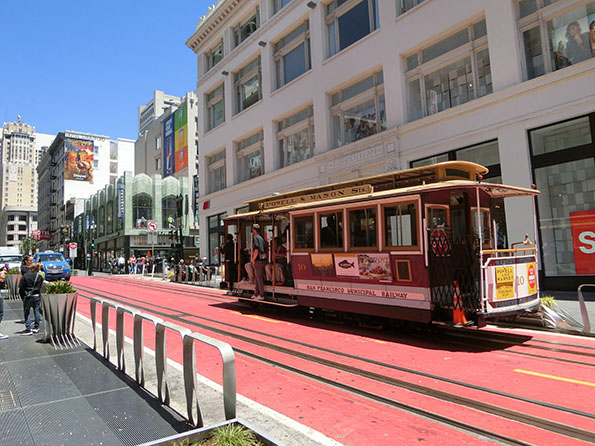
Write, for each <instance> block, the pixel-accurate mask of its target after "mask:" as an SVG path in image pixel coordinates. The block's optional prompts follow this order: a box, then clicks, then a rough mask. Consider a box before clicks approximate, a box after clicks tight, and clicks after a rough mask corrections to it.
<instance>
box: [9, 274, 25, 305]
mask: <svg viewBox="0 0 595 446" xmlns="http://www.w3.org/2000/svg"><path fill="white" fill-rule="evenodd" d="M5 280H6V289H7V290H8V298H9V299H13V300H17V299H20V298H21V296H19V284H20V283H21V275H20V274H7V275H6V279H5Z"/></svg>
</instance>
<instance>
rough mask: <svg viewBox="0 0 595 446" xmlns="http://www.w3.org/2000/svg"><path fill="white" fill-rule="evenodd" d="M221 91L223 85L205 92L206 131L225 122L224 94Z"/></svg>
mask: <svg viewBox="0 0 595 446" xmlns="http://www.w3.org/2000/svg"><path fill="white" fill-rule="evenodd" d="M223 93H224V91H223V85H221V86H220V87H218V88H216V89H215V90H213V91H212V92H211V93H209V94H207V115H208V120H207V124H208V127H207V131H209V130H212V129H214V128H215V127H217V126H219V125H221V124H223V122H225V101H224V99H225V96H224V94H223Z"/></svg>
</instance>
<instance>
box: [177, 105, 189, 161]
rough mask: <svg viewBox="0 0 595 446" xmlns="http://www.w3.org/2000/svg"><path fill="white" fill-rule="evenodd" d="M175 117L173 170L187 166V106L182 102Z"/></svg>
mask: <svg viewBox="0 0 595 446" xmlns="http://www.w3.org/2000/svg"><path fill="white" fill-rule="evenodd" d="M174 117H175V118H174V119H175V128H174V135H175V146H176V161H175V171H176V172H179V171H180V170H182V169H185V168H186V167H188V108H187V106H186V103H185V102H184V103H183V104H182V105H180V108H178V109H177V110H176V112H175V113H174Z"/></svg>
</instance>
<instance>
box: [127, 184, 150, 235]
mask: <svg viewBox="0 0 595 446" xmlns="http://www.w3.org/2000/svg"><path fill="white" fill-rule="evenodd" d="M132 218H133V220H134V227H135V228H137V229H139V228H146V227H147V222H148V221H149V220H152V219H153V199H152V198H151V196H150V195H149V194H144V193H141V194H137V195H135V196H133V197H132Z"/></svg>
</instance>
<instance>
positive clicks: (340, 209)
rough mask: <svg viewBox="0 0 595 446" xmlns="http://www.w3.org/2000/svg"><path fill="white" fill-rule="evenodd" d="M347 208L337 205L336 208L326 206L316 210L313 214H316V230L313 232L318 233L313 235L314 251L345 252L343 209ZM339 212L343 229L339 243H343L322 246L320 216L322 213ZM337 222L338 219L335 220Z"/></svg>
mask: <svg viewBox="0 0 595 446" xmlns="http://www.w3.org/2000/svg"><path fill="white" fill-rule="evenodd" d="M346 210H347V208H344V207H338V208H328V209H323V210H317V211H316V213H315V215H316V221H315V223H316V230H315V233H316V234H318V237H315V239H316V240H315V247H316V252H325V253H327V252H345V215H346V213H345V211H346ZM339 213H340V214H341V224H342V230H343V234H342V237H341V243H342V244H343V246H337V247H326V248H323V247H322V241H321V237H320V236H321V233H322V232H321V231H322V227H321V226H320V218H321V216H323V215H329V214H339ZM337 222H338V220H337Z"/></svg>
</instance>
